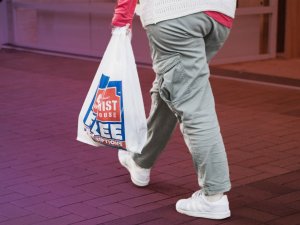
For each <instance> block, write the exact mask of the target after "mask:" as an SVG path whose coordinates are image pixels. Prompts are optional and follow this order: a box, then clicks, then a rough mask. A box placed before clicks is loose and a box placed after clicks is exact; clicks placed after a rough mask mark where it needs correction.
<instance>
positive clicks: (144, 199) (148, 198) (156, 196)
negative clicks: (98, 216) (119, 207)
mask: <svg viewBox="0 0 300 225" xmlns="http://www.w3.org/2000/svg"><path fill="white" fill-rule="evenodd" d="M166 198H169V196H167V195H165V194H160V193H152V194H149V195H143V196H141V197H137V198H132V199H128V200H124V201H122V204H125V205H128V206H131V207H137V206H140V205H144V204H147V203H151V202H157V201H159V200H162V199H166Z"/></svg>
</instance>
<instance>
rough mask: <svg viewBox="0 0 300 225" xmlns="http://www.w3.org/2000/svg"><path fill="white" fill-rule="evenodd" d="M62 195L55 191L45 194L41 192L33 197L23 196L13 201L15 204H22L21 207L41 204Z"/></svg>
mask: <svg viewBox="0 0 300 225" xmlns="http://www.w3.org/2000/svg"><path fill="white" fill-rule="evenodd" d="M60 197H61V196H60V195H57V194H54V193H51V192H49V193H45V194H40V195H36V196H31V197H26V198H22V199H19V200H15V201H12V202H11V203H13V204H14V205H17V206H20V207H26V206H31V205H35V204H39V203H42V202H45V201H49V200H53V199H58V198H60Z"/></svg>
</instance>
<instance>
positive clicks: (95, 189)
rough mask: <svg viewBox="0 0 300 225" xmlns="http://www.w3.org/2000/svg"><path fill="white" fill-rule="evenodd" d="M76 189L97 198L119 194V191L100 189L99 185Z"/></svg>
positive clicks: (87, 185)
mask: <svg viewBox="0 0 300 225" xmlns="http://www.w3.org/2000/svg"><path fill="white" fill-rule="evenodd" d="M78 188H79V189H81V190H83V191H86V192H88V193H92V194H94V195H97V196H107V195H111V194H115V193H118V192H120V191H119V190H115V189H113V188H105V187H103V188H102V186H101V183H90V184H86V185H81V186H78Z"/></svg>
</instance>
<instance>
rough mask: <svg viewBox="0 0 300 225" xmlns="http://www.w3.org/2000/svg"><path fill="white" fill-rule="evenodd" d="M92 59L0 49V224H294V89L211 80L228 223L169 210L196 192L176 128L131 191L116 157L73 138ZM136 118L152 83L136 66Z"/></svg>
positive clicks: (299, 186)
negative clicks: (147, 176)
mask: <svg viewBox="0 0 300 225" xmlns="http://www.w3.org/2000/svg"><path fill="white" fill-rule="evenodd" d="M97 66H98V63H97V62H90V61H84V60H76V59H68V58H62V57H54V56H46V55H38V54H33V53H24V52H16V51H12V50H1V52H0V106H1V109H0V110H1V111H0V123H1V126H0V132H1V135H0V225H4V224H5V225H9V224H11V225H50V224H53V225H65V224H74V225H94V224H111V225H112V224H126V225H128V224H144V225H145V224H154V225H159V224H203V225H214V224H224V225H248V224H249V225H258V224H268V225H296V224H300V222H299V221H300V181H299V180H300V158H299V154H300V151H299V136H300V126H299V125H300V119H299V117H300V104H299V102H300V95H299V94H300V91H299V89H296V88H294V89H291V88H286V87H276V86H270V85H264V84H257V83H247V82H242V81H238V80H228V79H223V78H218V77H213V78H212V79H211V81H212V86H213V90H214V94H215V97H216V107H217V111H218V115H219V120H220V124H221V129H222V133H223V136H224V141H225V144H226V147H227V152H228V158H229V163H230V172H231V179H232V183H233V189H232V191H231V192H230V193H229V199H230V204H231V209H232V217H231V218H230V219H226V220H221V221H212V220H206V219H196V218H192V217H188V216H184V215H181V214H178V213H176V211H175V208H174V204H175V203H176V201H177V200H178V199H180V198H182V197H187V196H189V195H190V194H191V193H192V192H193V191H195V190H197V188H198V186H197V183H196V176H195V174H194V171H193V168H192V161H191V157H190V155H189V153H188V151H187V149H186V147H185V145H184V143H183V140H182V137H181V134H180V132H179V131H178V130H177V131H176V132H175V134H174V135H173V137H172V140H171V141H170V143H169V144H168V146H167V148H166V151H165V152H164V153H163V154H162V156H161V158H160V160H159V161H158V162H157V164H156V165H155V167H154V168H153V170H152V175H151V184H150V185H149V186H148V187H146V188H137V187H135V186H133V185H132V184H131V183H130V180H129V177H128V175H127V172H126V170H125V169H124V168H122V167H121V166H120V165H119V163H118V161H117V151H116V150H114V149H110V148H107V147H103V148H99V149H96V148H93V147H91V146H87V145H84V144H82V143H79V142H77V141H76V140H75V138H76V128H77V116H78V113H79V110H80V108H81V105H82V102H83V100H84V98H85V95H86V93H87V90H88V88H89V85H90V83H91V80H92V77H93V75H94V73H95V71H96V69H97ZM139 72H140V79H141V85H142V90H143V95H144V102H145V106H146V111H147V112H148V111H149V107H150V98H149V96H148V91H149V89H150V86H151V82H152V79H153V76H154V75H153V73H152V72H151V70H149V69H143V68H140V69H139Z"/></svg>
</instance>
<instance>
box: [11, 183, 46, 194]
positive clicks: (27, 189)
mask: <svg viewBox="0 0 300 225" xmlns="http://www.w3.org/2000/svg"><path fill="white" fill-rule="evenodd" d="M8 189H9V190H12V191H15V192H18V193H20V194H22V195H25V196H33V195H39V194H43V193H47V192H48V191H47V190H45V189H42V188H38V187H35V186H33V185H29V184H18V185H14V186H9V187H8Z"/></svg>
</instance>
